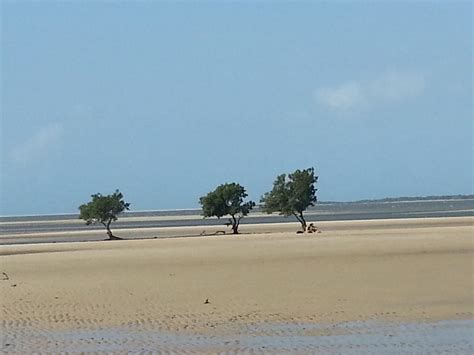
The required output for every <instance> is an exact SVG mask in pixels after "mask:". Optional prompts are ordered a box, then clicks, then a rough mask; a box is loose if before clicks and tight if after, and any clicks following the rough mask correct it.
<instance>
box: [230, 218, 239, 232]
mask: <svg viewBox="0 0 474 355" xmlns="http://www.w3.org/2000/svg"><path fill="white" fill-rule="evenodd" d="M231 217H232V234H239V222H238V221H237V219H236V218H235V216H231ZM239 220H240V219H239Z"/></svg>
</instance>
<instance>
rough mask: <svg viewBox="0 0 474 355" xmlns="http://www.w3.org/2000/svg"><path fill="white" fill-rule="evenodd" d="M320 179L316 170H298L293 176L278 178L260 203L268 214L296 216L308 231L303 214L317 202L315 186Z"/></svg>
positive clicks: (282, 175)
mask: <svg viewBox="0 0 474 355" xmlns="http://www.w3.org/2000/svg"><path fill="white" fill-rule="evenodd" d="M317 181H318V177H317V176H315V175H314V168H309V169H304V170H296V171H294V172H293V173H291V174H288V176H287V175H286V174H281V175H279V176H277V178H276V179H275V182H274V183H273V189H272V190H271V191H270V192H267V193H265V194H264V195H263V196H262V198H261V200H260V202H262V203H263V205H262V209H263V210H264V211H265V212H267V213H273V212H279V213H280V214H281V215H284V216H291V215H293V216H295V217H296V219H297V220H298V222H300V223H301V228H302V229H303V231H306V219H305V217H304V214H303V212H304V211H306V209H307V208H308V207H310V206H314V204H315V203H316V202H317V197H316V191H317V189H316V188H315V187H314V185H315V184H316V183H317Z"/></svg>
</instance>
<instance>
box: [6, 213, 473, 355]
mask: <svg viewBox="0 0 474 355" xmlns="http://www.w3.org/2000/svg"><path fill="white" fill-rule="evenodd" d="M473 221H474V219H473V218H472V217H463V218H453V219H451V218H444V219H416V220H390V221H386V222H385V223H384V221H380V220H378V221H357V222H349V221H346V222H326V223H325V224H324V228H323V233H320V234H309V235H304V236H302V235H297V234H295V233H294V232H290V231H289V230H288V229H289V228H290V227H291V228H293V229H295V228H296V227H297V225H296V224H292V225H288V229H285V228H282V226H281V225H280V224H279V225H275V226H270V225H266V226H264V227H265V230H263V229H260V228H262V226H254V227H251V226H249V227H248V228H249V229H248V230H247V231H246V232H248V233H250V231H253V232H255V233H256V232H260V233H256V234H244V235H239V236H229V235H226V236H212V237H198V238H172V239H152V240H130V241H114V242H83V243H55V244H36V245H8V246H1V247H0V255H1V256H0V258H1V259H0V280H1V281H0V299H1V310H2V323H1V329H0V331H1V334H2V349H3V351H17V352H21V353H25V352H31V351H43V352H45V351H114V352H119V351H123V352H125V351H132V352H138V351H142V350H143V351H145V350H146V351H153V350H156V351H158V350H162V351H175V352H184V351H187V352H192V351H197V352H200V353H203V352H204V353H211V352H217V351H237V352H250V353H251V352H256V353H259V352H265V351H269V352H308V351H311V350H314V351H323V352H336V353H337V352H341V351H344V352H346V350H347V351H349V350H350V351H355V352H357V351H374V352H382V351H383V350H384V348H378V346H382V345H383V344H386V345H387V347H386V348H385V350H387V351H394V352H397V351H398V352H400V351H412V352H413V351H415V352H417V351H418V352H420V351H421V352H429V351H432V350H433V349H434V348H433V346H437V347H439V348H440V349H445V350H446V351H450V350H451V351H454V352H456V353H463V352H466V353H469V352H471V350H472V349H473V344H472V339H469V338H470V337H469V334H473V332H472V328H473V323H472V319H473V311H474V310H473V308H474V290H473V286H472V285H473V283H472V280H473V264H472V261H473V254H474V243H473V242H474V237H473V231H474V230H473ZM351 223H352V228H351ZM281 229H283V232H279V230H281ZM243 231H244V230H243ZM263 232H265V233H263ZM2 272H5V273H6V275H7V276H8V279H5V278H6V276H5V275H3V276H2ZM2 278H3V279H5V280H2ZM206 299H208V300H209V303H205V300H206ZM404 329H405V330H404ZM416 334H419V336H417V335H416ZM344 335H347V336H344ZM348 335H352V337H350V336H349V337H348ZM390 335H392V336H390ZM407 339H408V340H407ZM410 339H411V340H410ZM443 339H444V340H443ZM439 342H442V344H439ZM381 344H382V345H381ZM404 344H405V345H404ZM406 344H411V345H406ZM404 346H411V348H410V347H408V348H404ZM397 349H398V350H397ZM430 349H431V350H430ZM384 352H386V351H384Z"/></svg>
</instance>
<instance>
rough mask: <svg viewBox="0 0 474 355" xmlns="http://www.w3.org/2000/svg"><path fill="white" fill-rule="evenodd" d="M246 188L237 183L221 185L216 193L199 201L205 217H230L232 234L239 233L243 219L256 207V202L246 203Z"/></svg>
mask: <svg viewBox="0 0 474 355" xmlns="http://www.w3.org/2000/svg"><path fill="white" fill-rule="evenodd" d="M247 196H248V195H247V193H246V192H245V188H244V187H243V186H241V185H239V184H237V183H230V184H223V185H219V186H218V187H217V188H216V189H215V190H214V191H211V192H209V193H208V194H207V195H206V196H203V197H201V198H200V199H199V203H200V204H201V205H202V212H203V215H204V217H212V216H216V217H217V218H221V217H223V216H227V215H228V216H230V219H229V223H228V225H230V226H231V227H232V233H233V234H238V233H239V225H240V221H241V219H242V218H243V217H244V216H246V215H247V214H248V213H249V212H250V210H251V209H252V208H253V207H254V206H255V202H252V201H248V202H244V199H245V198H246V197H247Z"/></svg>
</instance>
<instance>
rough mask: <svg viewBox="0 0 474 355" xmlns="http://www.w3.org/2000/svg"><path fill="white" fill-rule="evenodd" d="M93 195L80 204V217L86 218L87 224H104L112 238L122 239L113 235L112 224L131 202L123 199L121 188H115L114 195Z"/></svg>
mask: <svg viewBox="0 0 474 355" xmlns="http://www.w3.org/2000/svg"><path fill="white" fill-rule="evenodd" d="M91 197H92V200H91V201H90V202H88V203H86V204H83V205H81V206H79V211H80V214H79V218H80V219H83V220H85V221H86V224H87V225H90V224H97V223H100V224H102V225H103V226H104V227H105V228H106V230H107V235H108V236H109V239H110V240H116V239H122V238H119V237H117V236H115V235H113V233H112V230H111V229H110V224H111V223H112V222H114V221H116V220H117V218H118V217H117V216H118V215H119V214H120V213H122V212H123V211H124V210H128V209H129V207H130V203H128V202H125V201H124V200H123V195H122V193H121V192H120V191H119V190H115V192H114V193H113V194H112V195H106V196H104V195H102V194H100V193H97V194H94V195H92V196H91Z"/></svg>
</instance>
